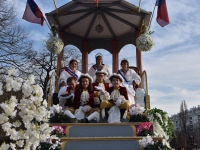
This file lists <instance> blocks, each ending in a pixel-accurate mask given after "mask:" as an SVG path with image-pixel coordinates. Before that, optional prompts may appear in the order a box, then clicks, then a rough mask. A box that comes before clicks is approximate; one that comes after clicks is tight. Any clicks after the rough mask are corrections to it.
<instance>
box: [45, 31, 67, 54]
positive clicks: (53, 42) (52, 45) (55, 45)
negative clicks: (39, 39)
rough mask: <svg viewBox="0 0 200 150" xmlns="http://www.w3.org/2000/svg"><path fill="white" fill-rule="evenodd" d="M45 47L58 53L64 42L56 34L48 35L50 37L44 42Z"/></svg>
mask: <svg viewBox="0 0 200 150" xmlns="http://www.w3.org/2000/svg"><path fill="white" fill-rule="evenodd" d="M46 45H47V48H48V50H49V51H50V52H52V53H56V54H59V53H60V52H61V51H62V49H63V47H64V43H63V42H62V40H61V39H60V38H59V37H56V36H52V35H51V36H50V38H49V39H48V40H47V42H46Z"/></svg>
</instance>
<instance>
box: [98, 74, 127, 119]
mask: <svg viewBox="0 0 200 150" xmlns="http://www.w3.org/2000/svg"><path fill="white" fill-rule="evenodd" d="M109 80H110V82H111V84H112V87H110V88H108V89H107V91H108V93H109V94H110V100H105V101H102V102H101V104H100V108H101V109H105V110H106V111H108V110H109V109H110V108H111V107H113V106H118V107H119V109H120V113H121V118H122V117H123V118H124V119H126V116H127V112H128V110H129V106H130V104H129V101H128V93H127V90H126V88H125V87H122V86H120V84H121V83H122V82H123V79H122V77H121V76H120V75H119V74H116V73H113V74H112V75H111V76H110V78H109Z"/></svg>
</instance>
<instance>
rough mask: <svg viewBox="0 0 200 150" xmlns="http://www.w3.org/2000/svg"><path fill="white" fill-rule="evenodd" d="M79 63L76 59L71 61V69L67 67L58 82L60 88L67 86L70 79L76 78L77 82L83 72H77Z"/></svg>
mask: <svg viewBox="0 0 200 150" xmlns="http://www.w3.org/2000/svg"><path fill="white" fill-rule="evenodd" d="M77 66H78V61H77V60H76V59H71V60H70V61H69V67H66V68H65V69H64V70H63V71H62V72H61V74H60V78H59V81H58V84H59V86H65V85H67V83H66V81H67V79H68V78H69V77H74V79H75V80H78V78H79V77H80V75H81V72H80V71H78V70H77Z"/></svg>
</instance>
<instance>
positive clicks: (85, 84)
mask: <svg viewBox="0 0 200 150" xmlns="http://www.w3.org/2000/svg"><path fill="white" fill-rule="evenodd" d="M78 82H79V88H78V89H76V90H75V92H74V94H75V97H74V108H75V109H76V112H75V117H76V118H77V119H78V120H81V122H82V123H88V122H93V123H95V122H99V119H100V115H99V113H100V109H99V108H94V91H93V89H92V78H91V77H90V75H89V74H82V75H81V76H80V78H79V80H78Z"/></svg>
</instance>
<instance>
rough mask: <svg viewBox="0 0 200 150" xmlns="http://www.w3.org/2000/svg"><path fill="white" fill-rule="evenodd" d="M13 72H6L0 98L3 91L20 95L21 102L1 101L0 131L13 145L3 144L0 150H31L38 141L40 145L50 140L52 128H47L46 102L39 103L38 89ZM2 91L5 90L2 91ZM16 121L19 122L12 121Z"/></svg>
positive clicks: (12, 98) (40, 100)
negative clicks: (19, 93) (0, 129)
mask: <svg viewBox="0 0 200 150" xmlns="http://www.w3.org/2000/svg"><path fill="white" fill-rule="evenodd" d="M15 74H16V70H15V69H12V70H9V71H8V75H7V76H6V75H5V76H4V79H5V80H4V81H3V82H5V87H2V85H3V83H2V82H0V95H2V94H3V91H5V90H6V91H7V92H10V91H12V90H13V91H16V92H22V93H23V96H22V99H21V100H17V99H16V97H15V96H11V98H10V99H8V100H5V101H4V102H3V103H1V104H0V107H1V108H2V109H3V113H1V114H0V127H1V128H2V129H3V131H4V132H5V133H6V136H9V138H10V140H12V141H14V142H13V143H12V142H11V143H9V144H6V143H3V144H2V145H0V149H1V150H7V149H9V148H12V150H16V149H23V150H30V149H31V147H32V150H35V148H36V147H37V146H38V145H39V143H40V141H44V140H46V139H47V138H49V137H50V133H51V131H52V128H51V127H49V124H48V118H49V117H50V112H49V111H48V110H47V102H46V100H43V98H42V96H43V91H42V88H41V87H40V86H39V85H33V84H34V83H35V80H34V76H32V75H31V76H29V77H28V78H27V80H23V79H21V78H18V77H15ZM2 88H5V89H4V90H3V89H2ZM15 117H17V118H18V117H20V119H15ZM13 119H14V120H16V121H15V122H12V123H11V122H10V120H13Z"/></svg>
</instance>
